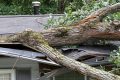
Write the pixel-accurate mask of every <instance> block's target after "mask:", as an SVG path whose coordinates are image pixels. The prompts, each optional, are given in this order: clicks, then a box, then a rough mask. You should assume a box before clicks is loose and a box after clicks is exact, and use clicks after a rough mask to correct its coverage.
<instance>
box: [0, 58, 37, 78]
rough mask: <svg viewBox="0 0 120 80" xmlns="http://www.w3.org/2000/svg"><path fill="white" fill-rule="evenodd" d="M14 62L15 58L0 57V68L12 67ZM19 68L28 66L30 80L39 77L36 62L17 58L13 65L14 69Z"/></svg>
mask: <svg viewBox="0 0 120 80" xmlns="http://www.w3.org/2000/svg"><path fill="white" fill-rule="evenodd" d="M15 62H16V58H0V69H12V67H13V64H14V63H15ZM19 68H30V69H31V80H37V79H38V78H39V65H38V63H37V62H34V61H30V60H24V59H19V60H18V62H17V63H16V65H15V69H19Z"/></svg>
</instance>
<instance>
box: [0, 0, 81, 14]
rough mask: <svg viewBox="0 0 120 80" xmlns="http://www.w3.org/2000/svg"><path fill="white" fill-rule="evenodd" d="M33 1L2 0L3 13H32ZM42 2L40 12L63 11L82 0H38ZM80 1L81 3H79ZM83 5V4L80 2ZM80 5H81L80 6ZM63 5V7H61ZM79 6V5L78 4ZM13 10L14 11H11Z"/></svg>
mask: <svg viewBox="0 0 120 80" xmlns="http://www.w3.org/2000/svg"><path fill="white" fill-rule="evenodd" d="M32 1H35V0H0V9H2V11H1V12H2V13H0V14H1V15H11V14H32ZM37 1H40V2H41V6H40V13H42V14H47V13H53V14H54V13H63V12H64V10H65V8H66V7H69V4H73V3H74V4H75V5H77V4H79V3H81V2H80V1H81V0H37ZM78 1H79V3H78ZM80 5H81V4H80ZM80 5H79V6H80ZM61 7H62V8H63V9H61ZM76 7H77V8H79V7H78V6H76ZM66 9H67V8H66ZM11 12H12V13H11Z"/></svg>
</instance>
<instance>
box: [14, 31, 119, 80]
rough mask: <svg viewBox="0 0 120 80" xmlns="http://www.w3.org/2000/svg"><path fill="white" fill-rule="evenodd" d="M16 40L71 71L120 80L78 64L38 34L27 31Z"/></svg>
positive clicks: (104, 79)
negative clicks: (44, 54)
mask: <svg viewBox="0 0 120 80" xmlns="http://www.w3.org/2000/svg"><path fill="white" fill-rule="evenodd" d="M14 39H16V40H17V41H19V42H20V43H22V44H23V45H25V46H27V47H30V48H32V49H34V50H36V51H38V52H43V53H46V54H47V56H48V57H50V58H51V59H52V60H53V61H55V62H56V63H58V64H60V65H62V66H65V67H66V68H68V69H70V70H73V71H76V72H79V73H82V74H85V75H89V76H91V77H93V78H95V79H98V80H120V76H117V75H114V74H111V73H109V72H106V71H103V70H99V69H95V68H93V67H90V66H89V65H87V64H84V63H81V62H78V61H76V60H74V59H71V58H68V57H66V56H64V55H62V54H61V53H60V52H59V51H57V50H56V49H53V48H52V47H50V46H49V45H48V43H47V42H46V41H45V40H44V38H43V37H42V36H40V34H38V33H37V32H33V31H25V32H23V33H22V34H20V35H17V36H16V38H14Z"/></svg>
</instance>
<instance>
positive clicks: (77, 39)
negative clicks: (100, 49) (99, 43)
mask: <svg viewBox="0 0 120 80" xmlns="http://www.w3.org/2000/svg"><path fill="white" fill-rule="evenodd" d="M117 11H120V3H118V4H115V5H112V6H109V7H106V8H102V9H100V10H98V11H96V12H94V13H92V14H91V15H89V16H88V17H86V18H85V19H83V20H81V21H79V22H78V24H75V25H72V26H71V27H60V28H54V29H50V30H47V31H43V32H40V33H38V32H33V31H24V32H22V33H18V34H14V35H6V36H4V35H2V36H1V37H0V42H3V43H5V42H19V43H22V44H23V45H25V46H27V47H30V48H32V49H34V50H36V51H38V52H44V53H46V54H47V55H48V57H50V58H51V59H52V60H54V61H55V62H56V63H58V64H60V65H63V66H65V67H67V68H68V69H71V70H73V71H77V72H79V73H83V74H85V75H89V76H91V77H93V78H96V79H98V80H120V76H117V75H114V74H111V73H108V72H106V71H102V70H98V69H95V68H93V67H90V66H88V65H86V64H84V63H81V62H77V61H75V60H74V59H71V58H68V57H66V56H64V55H62V54H61V53H60V52H59V51H57V50H56V49H53V48H52V47H50V46H61V45H67V44H79V43H82V42H84V41H86V40H88V39H90V38H100V39H110V40H111V39H114V40H120V31H119V29H120V28H119V27H120V21H117V24H116V22H113V23H112V24H106V23H101V21H102V19H103V17H104V16H106V15H107V14H108V13H113V12H117ZM113 24H114V25H113ZM43 37H44V38H43ZM47 42H48V43H47ZM48 44H49V45H50V46H49V45H48Z"/></svg>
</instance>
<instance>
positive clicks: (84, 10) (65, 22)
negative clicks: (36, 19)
mask: <svg viewBox="0 0 120 80" xmlns="http://www.w3.org/2000/svg"><path fill="white" fill-rule="evenodd" d="M83 2H84V3H83V4H84V5H83V6H82V7H81V8H80V9H77V10H76V11H73V12H72V10H71V9H68V10H67V12H65V13H64V16H62V17H59V18H58V19H56V18H54V17H52V15H50V18H49V20H48V23H47V24H46V26H45V28H50V27H58V26H69V25H71V24H73V23H76V22H78V20H81V19H83V18H85V17H86V16H87V15H89V14H90V13H92V12H94V11H96V10H98V9H100V8H102V7H105V6H109V5H112V4H114V3H117V2H120V1H119V0H100V1H94V0H93V1H91V2H90V3H86V2H85V1H84V0H83ZM73 6H74V5H73ZM113 19H120V13H115V14H111V15H109V16H107V17H106V18H105V19H104V20H105V21H111V20H113Z"/></svg>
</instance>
